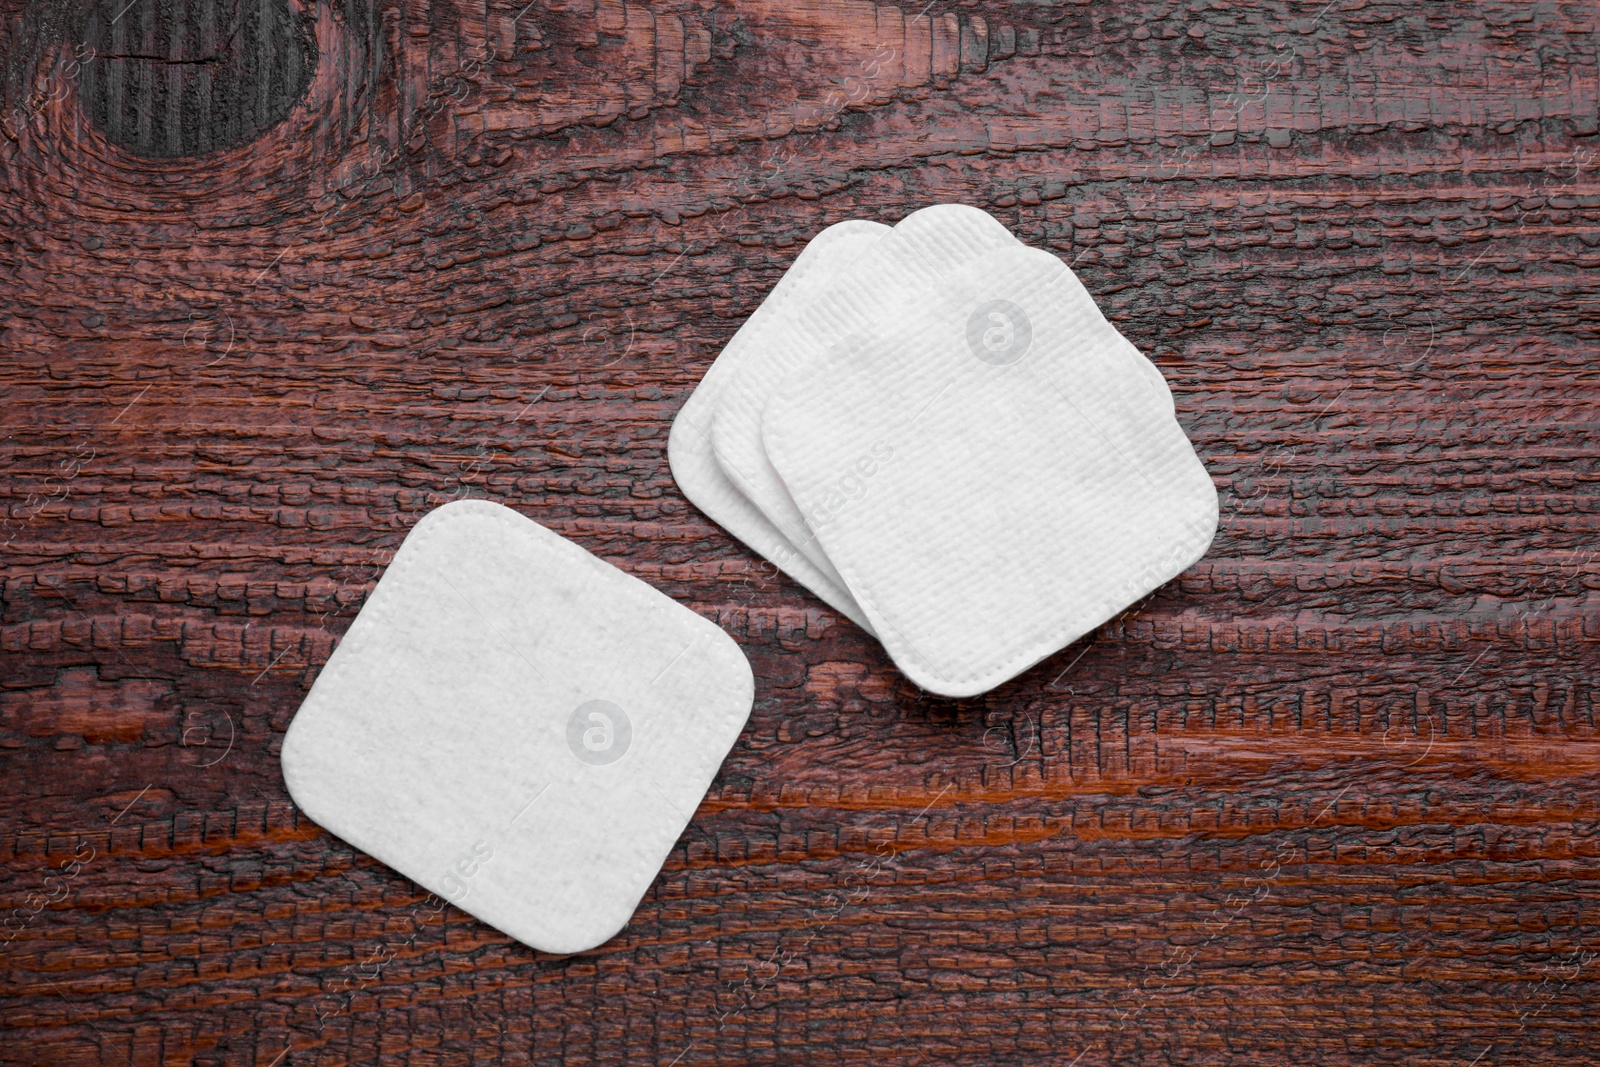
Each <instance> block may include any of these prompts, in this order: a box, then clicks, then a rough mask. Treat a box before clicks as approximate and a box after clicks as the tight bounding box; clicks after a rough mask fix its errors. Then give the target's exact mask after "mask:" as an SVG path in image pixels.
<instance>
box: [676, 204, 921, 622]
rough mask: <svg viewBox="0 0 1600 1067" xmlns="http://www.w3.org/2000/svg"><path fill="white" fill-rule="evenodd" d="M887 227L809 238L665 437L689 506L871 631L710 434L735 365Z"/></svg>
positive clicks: (834, 577)
mask: <svg viewBox="0 0 1600 1067" xmlns="http://www.w3.org/2000/svg"><path fill="white" fill-rule="evenodd" d="M888 233H889V227H887V226H884V225H882V224H881V223H876V222H865V221H861V220H850V221H847V222H840V223H836V224H835V225H833V226H829V227H828V228H827V229H825V230H823V231H822V232H821V233H819V234H817V236H815V237H813V238H812V239H811V241H810V243H808V244H807V245H806V247H805V248H804V249H803V250H802V251H801V253H800V255H799V256H797V257H796V258H795V261H794V263H793V264H791V265H790V267H789V270H788V271H787V272H786V273H785V274H784V276H783V277H782V278H781V279H779V281H778V284H777V285H776V286H774V287H773V290H772V292H771V293H769V294H768V295H767V298H766V299H765V300H764V301H762V303H761V306H760V307H758V308H757V309H756V310H755V311H754V312H753V313H752V314H751V316H750V317H749V318H748V319H746V320H745V323H744V325H743V326H741V327H740V328H739V331H738V332H737V333H735V334H734V335H733V338H732V339H731V340H730V341H729V342H728V344H727V345H726V346H725V347H724V348H723V350H722V352H721V354H720V355H718V356H717V358H716V360H715V361H713V362H712V364H711V367H710V368H709V369H708V370H707V371H706V374H705V377H704V378H702V379H701V380H700V384H699V385H697V386H696V387H695V390H694V392H693V393H692V394H691V395H690V397H689V399H688V400H687V401H686V402H685V403H684V405H683V407H682V408H681V409H679V411H678V415H677V417H676V418H675V419H673V422H672V430H671V432H670V433H669V434H668V436H667V461H668V463H669V464H670V465H671V467H672V477H673V478H674V480H676V481H677V483H678V487H679V488H680V489H682V490H683V494H684V496H686V497H688V498H689V500H690V502H692V503H693V504H694V506H695V507H697V508H699V509H700V510H701V511H703V512H704V513H705V514H706V515H707V516H708V517H709V518H710V519H711V520H712V521H713V522H715V523H717V524H718V525H719V526H721V527H722V528H723V529H725V530H727V531H728V532H729V533H731V534H732V535H733V536H735V537H737V538H738V539H739V540H740V541H743V542H744V543H745V544H746V545H749V546H750V547H751V548H752V549H754V550H755V551H756V552H758V553H760V554H761V555H762V556H763V557H765V558H766V559H768V560H770V561H771V562H772V563H773V564H775V565H776V566H777V567H779V568H781V569H782V570H783V571H784V572H785V573H786V574H788V575H789V576H790V577H791V578H793V579H794V580H795V581H797V582H799V583H800V584H801V585H803V586H805V587H806V588H807V589H809V590H811V591H812V592H813V593H815V594H816V595H817V596H819V597H821V598H822V600H823V601H824V602H825V603H827V604H829V605H830V606H832V607H833V608H834V609H836V610H838V611H839V612H841V613H842V614H844V615H845V616H847V617H848V618H850V619H851V620H852V621H854V622H855V623H856V624H857V625H858V626H861V627H862V628H864V629H866V630H868V631H869V632H870V631H871V626H870V624H868V622H867V620H866V616H865V615H863V614H862V612H861V608H860V607H859V606H858V605H857V604H856V602H855V598H854V597H852V596H851V595H850V593H849V592H848V591H847V590H846V589H845V588H844V585H843V583H842V582H841V581H839V577H838V574H837V573H836V572H834V570H833V567H832V565H831V564H825V565H823V566H819V565H818V564H817V563H816V562H814V561H813V560H811V559H810V558H808V557H807V556H805V555H804V554H802V553H801V552H799V551H798V550H797V549H796V548H795V546H794V544H793V543H792V542H790V541H789V540H788V539H787V538H785V536H784V535H783V534H782V533H780V532H779V531H778V529H777V528H776V527H775V526H773V525H772V523H771V522H770V521H769V520H768V519H767V517H766V516H765V515H764V514H762V512H761V510H760V509H759V508H757V507H756V506H755V505H754V504H752V503H751V502H750V501H749V500H748V499H746V498H745V496H744V494H743V493H742V492H741V491H740V490H739V489H738V488H737V487H736V486H735V485H734V483H733V482H732V481H730V480H729V479H728V476H727V475H725V474H724V473H723V472H722V467H721V466H720V465H719V464H718V463H717V460H716V457H715V456H714V455H713V453H712V445H711V435H712V427H713V424H714V422H715V418H716V412H717V407H718V402H719V400H720V399H721V396H722V392H723V389H724V388H725V387H726V385H727V384H728V382H729V381H730V380H731V379H732V378H733V376H734V374H735V373H736V372H737V370H738V368H739V366H740V365H741V364H742V363H743V362H744V361H745V360H746V359H748V358H749V357H750V356H751V355H752V354H753V353H755V352H759V351H761V350H762V349H763V348H764V347H765V346H766V344H767V343H768V340H769V338H770V337H772V336H774V335H778V336H781V335H783V334H785V333H787V332H789V331H791V330H793V328H794V325H793V322H794V316H795V315H796V314H798V313H799V311H800V310H801V309H802V308H803V307H805V306H806V305H808V304H809V303H810V301H811V299H812V298H813V297H814V296H815V295H816V294H817V293H818V292H820V291H822V290H823V289H825V288H826V287H827V286H829V285H831V284H833V282H834V281H835V280H836V279H837V278H838V277H839V276H840V275H841V274H843V273H845V272H846V271H848V269H849V268H850V266H851V265H852V264H854V263H855V262H856V261H857V260H858V259H860V258H861V256H862V255H863V254H864V252H865V251H866V250H867V249H868V248H869V247H870V246H871V245H873V244H874V243H876V242H877V241H878V239H879V238H881V237H883V236H885V235H887V234H888ZM807 536H808V537H809V534H807Z"/></svg>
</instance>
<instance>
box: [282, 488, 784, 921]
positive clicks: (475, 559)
mask: <svg viewBox="0 0 1600 1067" xmlns="http://www.w3.org/2000/svg"><path fill="white" fill-rule="evenodd" d="M753 699H754V682H753V679H752V676H751V673H750V665H749V663H748V662H747V661H746V660H745V657H744V654H743V653H742V652H741V651H740V650H739V647H738V646H737V645H736V644H734V642H733V640H732V639H731V638H729V637H728V635H727V634H725V633H723V632H722V630H721V629H719V628H718V627H717V626H715V625H713V624H712V623H711V622H709V621H707V620H706V619H703V618H701V617H700V616H698V615H696V614H695V613H694V612H692V611H690V610H689V609H688V608H685V607H683V606H682V605H680V604H678V603H676V602H674V601H673V600H671V599H669V598H668V597H666V596H664V595H663V594H662V593H660V592H658V591H657V590H655V589H653V588H651V587H650V586H648V585H646V584H645V583H643V582H641V581H639V580H638V579H637V578H634V577H632V576H630V575H628V574H625V573H624V572H622V571H620V570H618V569H617V568H615V567H613V566H611V564H609V563H606V562H605V561H603V560H600V559H598V558H596V557H595V556H593V555H590V554H589V553H588V552H587V551H585V550H584V549H583V548H581V547H580V546H578V545H576V544H573V543H572V542H570V541H567V540H565V539H564V538H562V537H560V536H558V535H557V534H554V533H552V532H551V531H549V530H547V529H545V528H544V527H542V526H540V525H538V524H537V523H535V522H533V521H532V520H530V519H527V518H524V517H523V516H522V515H519V514H518V513H516V512H514V511H512V510H510V509H509V508H504V507H501V506H500V505H498V504H492V503H489V502H487V501H479V500H471V501H458V502H456V503H451V504H446V505H444V506H443V507H441V508H438V509H436V510H434V511H433V512H431V513H430V514H428V515H427V516H425V517H424V518H423V519H422V521H421V522H419V523H418V524H417V525H416V527H415V528H413V529H412V531H411V532H410V534H409V535H407V537H406V539H405V542H404V543H403V544H402V545H401V546H400V550H399V551H398V552H397V553H395V557H394V561H393V562H392V563H391V564H390V565H389V567H388V569H387V570H386V571H385V572H384V574H383V578H382V579H381V580H380V581H379V582H378V586H377V588H376V589H375V590H373V592H372V595H371V596H370V597H369V598H368V600H367V603H366V604H365V605H364V606H363V607H362V609H361V613H360V614H359V615H358V616H357V617H356V620H355V622H354V623H352V624H351V626H350V630H349V632H348V633H346V635H345V637H344V639H343V640H342V641H341V642H340V643H339V647H338V648H337V649H336V650H335V652H334V654H333V656H332V658H330V659H329V661H328V663H327V665H326V666H325V667H323V669H322V671H321V673H320V674H319V675H318V677H317V680H316V683H315V684H314V685H313V686H312V688H311V692H310V693H309V694H308V695H307V696H306V699H305V701H304V702H303V703H302V704H301V706H300V710H299V712H298V713H297V714H296V715H295V718H294V721H293V722H292V723H290V725H289V731H288V735H287V736H286V737H285V738H284V742H283V775H284V779H285V781H286V782H287V783H288V786H289V793H290V795H291V796H293V797H294V800H295V803H297V804H299V805H300V807H301V808H303V809H304V810H305V812H306V814H308V815H309V816H310V817H311V818H312V819H314V820H315V821H316V822H317V823H319V824H320V825H322V826H323V827H325V828H327V829H328V830H329V831H330V832H331V833H334V834H336V835H338V836H339V837H341V838H343V839H344V840H346V841H348V842H349V843H350V844H352V845H354V846H355V847H357V848H359V849H361V850H363V851H365V852H367V853H370V854H371V855H373V856H375V857H376V858H377V859H379V860H381V861H383V862H384V863H386V864H388V865H389V866H390V867H393V868H394V869H395V870H397V871H399V872H400V873H401V874H403V875H405V876H406V877H408V878H410V879H411V880H413V881H415V882H417V883H418V884H419V885H422V886H424V887H426V888H427V889H429V890H432V891H433V892H434V893H436V894H438V895H439V896H441V897H443V898H445V899H447V900H449V901H450V902H451V903H453V904H456V905H457V906H459V907H461V908H463V909H465V910H466V911H468V912H471V913H472V914H473V915H475V916H477V917H478V918H479V919H482V920H483V921H484V922H486V923H488V924H489V925H490V926H493V927H495V928H496V929H499V930H502V931H504V932H505V933H507V934H509V935H511V936H512V937H514V938H516V939H517V940H518V941H521V942H523V943H525V944H528V945H531V946H532V947H534V948H536V949H541V950H543V951H546V952H578V951H582V950H584V949H589V948H593V947H594V946H596V945H599V944H601V943H602V942H604V941H606V940H607V939H609V938H610V937H611V936H612V935H614V934H615V933H616V932H617V931H618V930H620V929H622V927H623V926H624V925H625V924H626V923H627V921H628V919H629V917H630V916H631V915H632V914H633V911H634V908H635V907H637V905H638V903H639V898H640V897H641V896H642V895H643V894H644V891H645V890H646V889H647V888H648V887H649V885H650V882H651V881H652V880H653V879H654V878H655V876H656V874H657V873H658V872H659V871H660V869H661V864H662V863H663V862H664V861H665V859H666V857H667V854H668V852H669V851H670V850H671V848H672V846H673V844H674V843H675V842H676V841H677V840H678V837H679V835H680V834H681V833H682V832H683V829H684V827H685V826H686V825H687V824H688V821H689V817H690V815H691V814H692V813H693V812H694V810H695V808H696V807H698V806H699V804H700V801H701V799H702V798H703V797H704V796H705V792H706V789H707V788H708V787H709V786H710V784H711V780H712V778H713V777H714V776H715V775H716V772H717V769H718V767H720V766H721V764H722V760H723V758H724V757H725V756H726V755H727V753H728V750H729V748H730V747H732V745H733V743H734V741H735V740H736V739H737V737H738V736H739V731H740V730H741V729H742V728H743V726H744V723H745V721H746V719H747V718H748V717H749V714H750V707H751V704H752V701H753Z"/></svg>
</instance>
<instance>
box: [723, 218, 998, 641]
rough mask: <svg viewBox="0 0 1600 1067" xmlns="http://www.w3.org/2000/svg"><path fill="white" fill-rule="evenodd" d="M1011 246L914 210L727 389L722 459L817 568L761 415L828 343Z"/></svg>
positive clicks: (994, 229) (988, 221) (963, 221)
mask: <svg viewBox="0 0 1600 1067" xmlns="http://www.w3.org/2000/svg"><path fill="white" fill-rule="evenodd" d="M1008 246H1016V239H1015V238H1014V237H1012V236H1011V232H1010V231H1009V230H1007V229H1006V228H1005V227H1004V226H1002V225H1001V224H1000V223H999V222H996V221H995V220H994V219H993V218H992V217H990V216H989V215H988V214H987V213H986V212H983V211H980V210H978V209H977V208H973V207H966V206H963V205H960V204H939V205H935V206H933V207H927V208H923V209H922V210H921V211H916V212H913V213H912V214H910V215H907V216H906V217H905V218H904V219H902V220H901V221H900V222H899V223H897V224H896V225H895V227H894V230H893V231H892V232H891V233H890V234H889V235H888V236H886V237H884V238H883V239H882V240H881V241H878V242H876V243H875V244H873V245H872V247H871V248H869V249H868V250H867V251H866V253H865V254H864V255H862V256H859V257H858V258H857V259H856V261H855V263H854V264H853V266H852V267H851V269H850V270H848V271H844V272H841V273H840V274H839V275H837V276H836V277H834V278H833V279H831V284H830V285H829V286H828V287H826V289H825V290H824V291H822V292H820V293H819V294H817V295H816V296H815V298H814V299H812V300H810V301H809V302H808V303H807V304H806V306H805V307H803V308H801V309H800V310H799V312H798V314H796V315H795V316H794V318H793V319H792V320H791V321H790V322H788V323H786V324H785V328H783V329H779V330H766V331H762V332H760V333H759V334H757V335H756V336H754V337H752V339H751V349H752V351H751V353H750V355H749V356H747V357H746V358H745V359H744V360H743V361H742V362H741V363H740V365H739V366H738V367H737V368H736V370H735V372H734V373H733V375H732V377H731V380H730V381H729V382H728V383H727V384H726V385H725V386H723V389H722V393H721V396H720V397H719V399H718V401H717V408H716V423H715V429H714V433H713V434H712V443H713V446H714V448H715V452H716V458H717V463H718V464H719V465H720V466H721V468H722V471H723V473H724V474H726V475H727V477H728V480H729V481H730V482H731V483H732V484H733V485H734V486H735V487H736V488H737V489H738V490H739V491H740V492H741V493H743V494H744V496H745V498H746V499H748V500H749V501H750V503H752V504H754V505H755V506H756V507H757V508H759V509H760V511H761V513H762V514H764V515H765V516H766V517H767V519H768V521H769V522H770V523H771V524H772V525H773V526H774V527H775V528H776V529H777V531H778V532H779V533H780V534H781V535H782V536H783V537H784V538H785V540H786V541H787V542H789V543H790V544H793V545H794V546H795V547H796V548H798V549H799V550H800V551H801V552H802V553H804V554H805V556H806V557H807V558H808V559H810V560H811V562H812V563H814V564H815V565H816V566H817V567H819V568H820V569H822V570H824V571H830V572H834V573H837V572H836V571H834V564H833V562H832V561H831V560H830V559H829V558H828V554H827V552H826V551H825V550H824V549H823V547H822V546H821V545H820V544H818V543H817V540H816V536H815V534H814V532H813V531H812V530H811V529H810V528H809V527H807V525H806V523H805V520H804V519H803V518H802V517H801V514H800V511H799V509H798V508H796V507H795V504H794V501H793V500H792V499H791V498H790V495H789V492H788V490H787V489H786V488H785V486H784V484H783V479H782V478H780V477H779V476H778V474H777V472H776V471H774V470H773V468H772V464H771V462H770V461H769V460H768V458H767V453H766V449H765V447H764V446H763V445H762V441H761V417H762V411H763V409H764V408H765V407H766V405H767V402H768V400H769V399H771V398H772V396H773V395H774V394H775V392H776V391H777V389H778V387H779V386H780V384H781V383H782V382H783V381H784V379H785V378H786V377H787V376H788V375H789V374H790V373H791V372H792V371H794V370H795V369H796V368H798V367H801V366H804V365H806V364H807V363H809V362H811V361H813V360H816V359H819V358H821V357H822V356H823V355H824V353H826V352H828V351H829V350H830V348H834V347H836V346H840V345H844V346H849V345H850V344H851V343H852V342H853V338H854V335H855V334H857V333H864V332H868V331H870V330H872V329H874V328H875V327H876V326H877V325H878V324H879V322H880V320H883V319H884V318H885V317H892V316H893V315H894V314H895V312H896V311H897V310H898V309H899V308H900V307H901V306H903V305H905V304H906V303H907V302H908V301H911V300H913V299H914V298H915V297H916V296H917V295H918V294H919V293H922V292H925V291H926V290H927V287H928V286H929V285H931V284H932V283H934V282H936V281H938V280H939V279H940V278H941V277H943V276H944V275H945V274H946V273H947V272H949V271H951V270H955V269H957V268H959V267H960V266H961V265H962V264H964V263H967V262H970V261H971V260H973V259H974V258H976V257H978V256H981V255H983V254H984V253H985V252H989V251H991V250H993V249H996V248H1002V247H1008ZM879 636H880V637H881V636H882V635H881V634H880V635H879Z"/></svg>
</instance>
